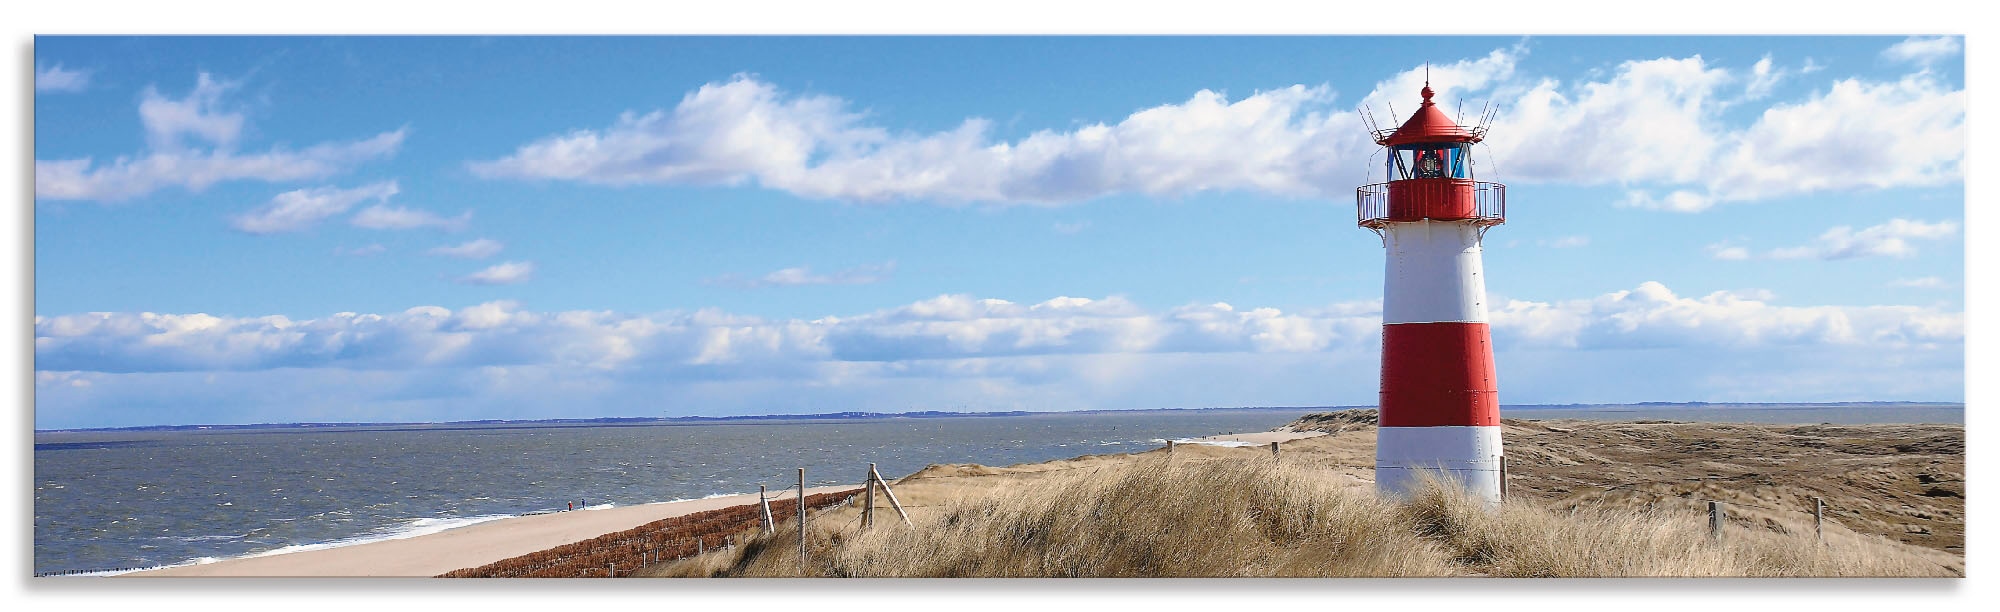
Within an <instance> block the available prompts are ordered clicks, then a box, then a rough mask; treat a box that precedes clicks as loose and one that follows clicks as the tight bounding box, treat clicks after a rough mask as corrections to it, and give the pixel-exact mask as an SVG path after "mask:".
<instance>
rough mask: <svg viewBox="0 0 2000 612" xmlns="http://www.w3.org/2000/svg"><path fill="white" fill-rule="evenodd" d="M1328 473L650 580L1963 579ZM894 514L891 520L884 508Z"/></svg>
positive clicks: (1079, 500)
mask: <svg viewBox="0 0 2000 612" xmlns="http://www.w3.org/2000/svg"><path fill="white" fill-rule="evenodd" d="M1330 476H1332V475H1331V474H1328V473H1326V470H1324V469H1323V468H1317V467H1312V466H1274V465H1271V464H1270V463H1269V462H1256V461H1231V460H1207V461H1203V460H1185V461H1182V462H1178V463H1175V464H1172V465H1168V464H1166V463H1165V459H1164V458H1163V457H1162V458H1155V460H1154V461H1151V462H1146V461H1139V462H1129V463H1124V464H1118V465H1112V466H1106V467H1105V468H1103V469H1098V470H1087V471H1066V472H1061V473H1055V474H1049V475H1046V476H1044V477H1042V478H1040V479H1038V480H1036V481H1033V482H1029V483H1020V484H1019V486H1010V487H996V488H994V489H993V490H990V491H987V492H985V493H984V494H980V495H973V496H968V497H964V498H960V499H958V500H954V501H951V502H948V503H945V504H941V505H939V506H934V507H931V508H932V511H930V512H926V513H923V514H921V515H917V516H913V522H912V524H911V525H909V526H904V525H901V524H900V523H897V522H895V521H893V520H891V521H884V522H880V523H879V524H878V526H877V527H875V528H874V529H871V530H866V531H861V530H856V529H851V528H848V526H847V525H846V524H844V523H842V522H840V521H837V520H834V519H837V518H838V517H837V516H830V517H828V518H827V520H822V521H820V522H819V523H818V527H816V528H809V530H808V538H807V546H806V548H807V555H806V560H805V562H804V563H801V562H800V559H799V556H798V547H797V544H796V538H797V535H796V533H797V532H796V531H792V530H791V529H789V528H788V529H781V530H779V531H778V532H777V533H775V534H773V535H771V536H768V537H757V538H753V539H752V540H750V541H749V542H748V543H747V544H746V545H745V546H744V547H742V548H741V549H740V550H738V551H733V552H729V553H715V554H711V555H706V556H704V557H703V558H698V559H695V560H692V561H687V562H681V563H670V564H665V565H662V566H659V567H656V568H651V571H646V572H642V573H641V574H640V575H653V576H758V577H788V576H801V575H804V576H821V577H1248V576H1276V577H1404V576H1500V577H1610V576H1677V577H1700V576H1750V577H1763V576H1772V577H1777V576H1850V577H1855V576H1868V577H1874V576H1937V577H1948V576H1960V575H1962V572H1961V571H1959V570H1955V569H1953V568H1951V567H1947V566H1946V565H1943V564H1940V563H1938V562H1936V560H1935V559H1933V558H1932V557H1931V556H1930V555H1927V554H1926V551H1923V550H1922V549H1918V548H1915V547H1910V546H1907V545H1902V544H1899V543H1896V542H1893V541H1889V540H1886V539H1882V538H1879V537H1875V536H1868V535H1862V534H1853V533H1851V532H1844V531H1843V532H1839V533H1835V534H1831V535H1830V536H1829V538H1828V540H1829V541H1828V543H1827V544H1826V545H1821V544H1820V543H1819V542H1818V541H1817V540H1815V539H1814V537H1813V535H1812V534H1811V533H1810V532H1809V531H1808V532H1805V533H1796V532H1794V533H1782V532H1777V531H1768V530H1751V529H1736V530H1731V531H1729V532H1727V533H1725V535H1724V536H1723V537H1722V538H1721V540H1720V541H1713V542H1712V541H1710V540H1709V539H1708V536H1707V525H1706V518H1705V517H1704V516H1703V515H1702V514H1700V513H1698V512H1691V511H1685V510H1676V509H1667V508H1655V509H1652V510H1644V511H1638V512H1634V511H1631V510H1628V509H1624V508H1617V507H1597V508H1588V507H1576V508H1571V509H1569V510H1555V509H1551V508H1548V507H1545V506H1541V505H1538V504H1535V503H1531V502H1528V501H1525V500H1522V501H1515V502H1511V503H1508V504H1505V505H1504V506H1503V507H1502V508H1501V510H1500V511H1498V512H1488V511H1486V510H1484V509H1483V508H1482V507H1480V506H1479V505H1477V504H1476V503H1474V502H1471V501H1468V500H1467V499H1465V498H1464V497H1463V496H1460V495H1457V494H1455V493H1454V492H1452V491H1453V489H1451V488H1449V487H1434V488H1432V489H1430V490H1428V491H1426V492H1424V493H1422V494H1420V495H1416V496H1413V497H1411V498H1410V499H1405V500H1384V499H1381V498H1378V497H1376V496H1375V495H1373V494H1372V493H1370V492H1369V491H1368V490H1367V489H1365V488H1357V487H1347V486H1340V485H1337V484H1333V483H1335V482H1337V479H1336V478H1332V477H1330ZM890 516H891V517H893V515H890Z"/></svg>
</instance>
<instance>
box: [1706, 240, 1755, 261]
mask: <svg viewBox="0 0 2000 612" xmlns="http://www.w3.org/2000/svg"><path fill="white" fill-rule="evenodd" d="M1708 256H1709V257H1713V258H1716V259H1721V260H1724V261H1743V260H1746V259H1750V249H1748V248H1745V247H1741V246H1736V245H1731V244H1728V243H1716V244H1711V245H1708Z"/></svg>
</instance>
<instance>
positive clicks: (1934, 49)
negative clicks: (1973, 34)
mask: <svg viewBox="0 0 2000 612" xmlns="http://www.w3.org/2000/svg"><path fill="white" fill-rule="evenodd" d="M1962 48H1963V47H1962V46H1961V45H1960V44H1959V42H1958V37H1957V36H1931V37H1924V36H1911V37H1909V38H1905V39H1903V41H1902V42H1899V43H1896V44H1894V45H1890V46H1889V48H1887V49H1883V50H1882V57H1885V58H1889V59H1891V60H1895V61H1899V62H1910V63H1915V64H1923V65H1929V64H1931V63H1932V62H1936V61H1938V60H1941V59H1945V58H1948V57H1953V56H1957V55H1959V53H1960V49H1962Z"/></svg>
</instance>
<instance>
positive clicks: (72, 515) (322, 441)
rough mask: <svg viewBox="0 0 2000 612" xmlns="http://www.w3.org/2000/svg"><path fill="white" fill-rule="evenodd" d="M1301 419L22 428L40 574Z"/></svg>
mask: <svg viewBox="0 0 2000 612" xmlns="http://www.w3.org/2000/svg"><path fill="white" fill-rule="evenodd" d="M1314 411H1316V410H1315V409H1310V408H1282V409H1229V410H1170V411H1127V412H1096V413H1080V414H1078V413H1072V414H1061V413H1054V414H1032V415H1024V416H1005V417H939V418H871V419H843V420H829V421H763V422H735V423H725V424H698V425H687V424H588V425H572V424H530V423H515V424H477V425H473V424H446V425H404V426H355V427H333V428H285V429H250V430H206V431H78V432H36V433H35V474H34V484H35V510H34V516H35V566H34V567H35V572H36V573H37V574H47V573H55V572H66V571H87V570H110V569H115V568H148V567H160V566H168V565H177V564H183V563H194V562H201V561H204V560H213V559H225V558H233V557H242V556H254V555H266V554H282V553H285V552H292V551H298V550H309V549H314V548H324V547H330V546H342V545H349V544H355V543H361V542H367V541H375V540H381V539H389V538H399V537H410V536H414V535H421V534H424V533H432V532H436V531H441V530H444V529H449V528H452V527H458V526H463V525H468V524H472V523H477V522H481V521H487V520H494V519H499V518H505V517H509V516H516V515H520V514H525V513H530V512H546V511H555V510H562V509H564V508H566V507H567V503H568V502H570V501H581V502H583V503H584V504H586V505H587V506H588V507H596V508H602V507H610V506H627V505H633V504H643V503H651V502H661V501H673V500H684V499H698V498H702V497H708V496H714V495H726V494H734V493H754V492H756V491H757V486H758V485H760V484H762V485H766V486H768V487H770V489H772V490H774V491H775V490H779V489H782V488H784V487H787V486H790V485H792V484H793V483H795V482H796V481H797V469H798V468H801V467H803V468H805V469H806V480H807V485H808V486H820V485H837V484H855V483H859V482H861V481H862V479H863V475H864V474H865V472H866V470H867V465H868V464H869V463H871V462H872V463H875V464H877V466H878V469H880V470H881V472H882V473H883V475H885V476H887V477H890V478H895V477H898V476H902V475H904V474H908V473H911V472H915V471H917V470H919V469H923V467H924V466H926V465H930V464H933V463H982V464H986V465H1011V464H1015V463H1028V462H1039V461H1048V460H1053V459H1064V458H1069V457H1075V456H1079V455H1094V454H1106V453H1126V452H1137V451H1143V450H1148V449H1152V448H1158V447H1159V446H1162V445H1164V444H1165V441H1166V440H1168V439H1187V438H1192V437H1199V436H1206V435H1214V434H1221V433H1232V432H1239V433H1240V432H1252V431H1267V430H1270V429H1274V428H1277V427H1279V426H1282V425H1284V424H1286V423H1289V422H1291V421H1292V420H1293V419H1295V418H1297V417H1299V416H1300V415H1303V414H1306V413H1308V412H1314ZM1502 415H1503V416H1505V417H1508V418H1532V419H1549V418H1582V419H1611V420H1632V419H1665V420H1680V421H1712V422H1760V423H1822V422H1830V423H1964V422H1965V417H1964V407H1963V406H1962V405H1956V404H1953V405H1924V406H1816V405H1791V406H1773V405H1754V406H1711V407H1695V408H1689V407H1661V406H1643V405H1642V406H1575V407H1562V408H1547V407H1524V408H1505V409H1503V410H1502Z"/></svg>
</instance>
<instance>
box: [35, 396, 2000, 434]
mask: <svg viewBox="0 0 2000 612" xmlns="http://www.w3.org/2000/svg"><path fill="white" fill-rule="evenodd" d="M1964 406H1965V403H1964V402H1924V401H1868V402H1634V403H1626V404H1506V405H1502V406H1501V410H1502V411H1503V412H1505V411H1507V410H1594V411H1601V412H1616V411H1618V410H1619V409H1620V408H1631V409H1645V410H1659V409H1674V408H1686V409H1706V410H1717V409H1732V408H1744V409H1756V410H1815V409H1825V408H1840V407H1869V408H1896V407H1913V408H1915V407H1959V408H1963V407H1964ZM1374 407H1375V406H1373V405H1353V406H1238V407H1218V408H1130V409H1095V410H1048V411H1028V410H1009V411H995V412H956V411H945V410H918V411H911V412H855V411H849V412H823V413H813V414H760V415H739V416H681V417H597V418H565V419H479V420H470V421H442V422H389V421H383V422H353V423H327V422H313V423H250V424H197V425H134V426H128V427H84V428H71V429H37V430H35V433H38V434H42V433H84V432H145V431H240V430H311V431H327V430H366V429H369V428H378V427H396V428H421V429H427V430H454V429H533V428H542V427H573V426H612V427H617V426H630V427H644V426H661V425H667V426H671V425H723V424H731V423H742V424H756V423H767V422H783V423H796V422H802V421H850V420H868V419H897V418H901V419H937V418H964V417H991V418H1002V417H1023V416H1034V415H1050V414H1105V413H1134V412H1229V411H1241V412H1248V411H1304V412H1325V411H1333V410H1347V409H1354V408H1374Z"/></svg>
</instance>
